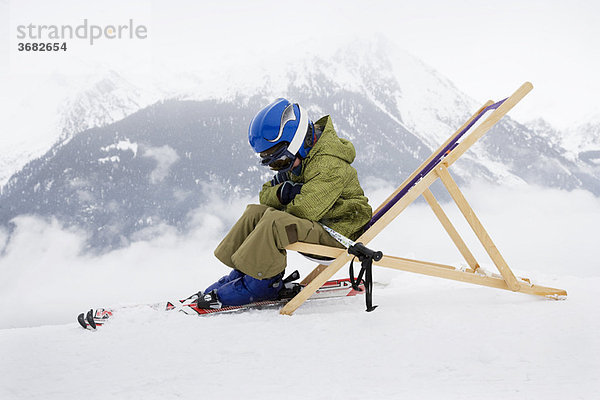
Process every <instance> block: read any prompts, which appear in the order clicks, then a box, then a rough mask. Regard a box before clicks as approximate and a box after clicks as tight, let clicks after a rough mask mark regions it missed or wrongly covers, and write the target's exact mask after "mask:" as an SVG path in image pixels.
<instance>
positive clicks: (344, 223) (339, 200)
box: [259, 115, 372, 240]
mask: <svg viewBox="0 0 600 400" xmlns="http://www.w3.org/2000/svg"><path fill="white" fill-rule="evenodd" d="M315 124H316V125H319V126H320V127H323V133H322V134H321V137H320V138H319V140H318V141H317V143H316V144H315V145H314V147H313V148H312V149H311V150H310V152H309V153H308V156H307V157H306V158H305V159H304V160H302V172H301V173H300V175H298V176H296V175H294V174H290V175H291V180H292V181H294V182H302V183H303V184H304V185H303V186H302V190H301V191H300V194H298V195H297V196H296V197H295V198H294V200H292V202H291V203H289V204H288V205H283V204H281V203H280V202H279V199H278V198H277V189H278V188H279V186H280V185H275V186H272V185H271V182H267V183H265V184H264V185H263V187H262V190H261V192H260V196H259V197H260V203H261V204H264V205H266V206H269V207H274V208H276V209H278V210H283V211H286V212H288V213H290V214H292V215H295V216H297V217H300V218H305V219H308V220H311V221H318V222H321V223H323V224H325V225H327V226H328V227H330V228H331V229H333V230H335V231H337V232H339V233H341V234H342V235H345V236H347V237H349V238H350V239H353V240H354V239H356V238H358V236H360V234H361V233H362V228H363V227H364V226H365V224H366V223H367V222H369V220H370V219H371V213H372V210H371V206H370V205H369V203H368V199H367V198H366V197H365V194H364V192H363V190H362V188H361V187H360V183H359V182H358V177H357V175H356V170H355V169H354V167H352V166H351V165H350V164H351V163H352V161H354V158H355V157H356V151H355V150H354V145H352V143H351V142H350V141H348V140H346V139H341V138H339V137H338V136H337V134H336V133H335V129H334V128H333V123H332V122H331V117H329V116H328V115H327V116H325V117H323V118H321V119H320V120H318V121H317V122H316V123H315Z"/></svg>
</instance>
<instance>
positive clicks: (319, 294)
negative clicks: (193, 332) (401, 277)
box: [77, 278, 365, 330]
mask: <svg viewBox="0 0 600 400" xmlns="http://www.w3.org/2000/svg"><path fill="white" fill-rule="evenodd" d="M294 285H295V286H294V289H291V290H289V291H288V293H287V296H286V297H285V298H282V299H278V300H267V301H259V302H255V303H250V304H245V305H242V306H229V307H222V308H214V309H205V308H198V307H197V304H196V300H197V298H198V295H197V294H194V295H192V296H190V297H188V298H186V299H183V300H175V301H166V302H161V303H154V304H139V305H134V306H123V307H118V308H111V309H105V308H96V309H90V310H89V311H88V312H87V313H81V314H79V315H78V316H77V322H79V325H81V326H82V327H83V328H85V329H88V330H96V329H97V328H98V327H100V326H102V325H104V324H105V323H106V321H107V320H108V319H109V318H111V317H113V315H114V314H115V313H117V312H118V311H119V310H122V309H126V308H134V307H141V306H146V307H151V308H153V309H155V310H157V311H180V312H183V313H185V314H188V315H197V316H207V315H214V314H223V313H236V312H243V311H247V310H261V309H267V308H278V307H281V306H283V305H284V304H285V303H287V302H288V301H290V300H291V299H292V298H293V297H294V295H295V294H297V293H298V292H299V291H300V290H302V288H303V287H304V286H301V285H300V284H297V283H296V284H294ZM364 288H365V287H364V283H363V282H361V284H360V285H359V290H356V289H354V288H353V287H352V283H351V281H350V279H348V278H346V279H336V280H331V281H327V282H325V283H324V284H323V286H321V287H320V288H319V289H318V290H317V291H316V292H315V293H314V294H313V295H312V296H311V297H310V298H309V299H308V300H309V301H312V300H318V299H331V298H340V297H349V296H356V295H357V294H361V293H364Z"/></svg>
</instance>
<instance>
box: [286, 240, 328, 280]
mask: <svg viewBox="0 0 600 400" xmlns="http://www.w3.org/2000/svg"><path fill="white" fill-rule="evenodd" d="M289 250H292V249H289ZM311 254H315V253H311ZM317 255H319V254H317ZM325 268H327V265H324V264H319V265H317V266H316V267H315V269H313V270H312V271H311V273H310V274H308V275H306V277H305V278H304V279H302V282H300V284H301V285H305V286H306V285H308V284H309V283H311V282H312V280H313V279H315V277H317V276H319V274H320V273H321V272H323V270H324V269H325Z"/></svg>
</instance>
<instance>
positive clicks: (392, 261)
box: [375, 256, 567, 298]
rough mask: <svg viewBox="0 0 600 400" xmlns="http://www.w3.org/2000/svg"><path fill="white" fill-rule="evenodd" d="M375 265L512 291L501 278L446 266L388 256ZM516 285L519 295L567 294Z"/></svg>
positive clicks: (547, 288)
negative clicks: (441, 266)
mask: <svg viewBox="0 0 600 400" xmlns="http://www.w3.org/2000/svg"><path fill="white" fill-rule="evenodd" d="M375 265H379V266H382V267H387V268H393V269H398V270H401V271H407V272H414V273H417V274H422V275H428V276H434V277H437V278H444V279H451V280H454V281H460V282H466V283H472V284H475V285H482V286H487V287H493V288H497V289H504V290H512V291H514V289H512V288H510V287H509V286H508V285H507V283H506V281H505V280H504V279H503V278H502V277H494V276H487V275H480V274H477V273H472V272H463V271H461V270H458V269H455V268H453V267H449V266H447V267H446V268H440V267H437V266H432V265H429V264H424V263H421V262H418V261H413V260H402V259H398V258H393V257H388V256H384V257H383V259H381V260H380V261H377V262H376V263H375ZM517 285H518V289H517V291H519V292H521V293H527V294H533V295H536V296H545V297H550V298H557V297H563V296H566V295H567V292H566V291H565V290H563V289H556V288H551V287H545V286H538V285H532V284H530V283H529V282H527V281H524V280H519V281H517Z"/></svg>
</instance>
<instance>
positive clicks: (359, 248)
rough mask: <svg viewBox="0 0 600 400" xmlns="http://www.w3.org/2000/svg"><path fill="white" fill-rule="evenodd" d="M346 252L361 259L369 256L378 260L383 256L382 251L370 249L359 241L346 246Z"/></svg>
mask: <svg viewBox="0 0 600 400" xmlns="http://www.w3.org/2000/svg"><path fill="white" fill-rule="evenodd" d="M348 254H351V255H353V256H356V257H358V259H359V260H361V261H362V260H363V259H365V258H370V259H372V260H373V261H379V260H381V259H382V258H383V253H382V252H381V251H375V250H371V249H369V248H368V247H366V246H365V245H364V244H362V243H361V242H357V243H354V244H353V245H352V246H350V247H348Z"/></svg>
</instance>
